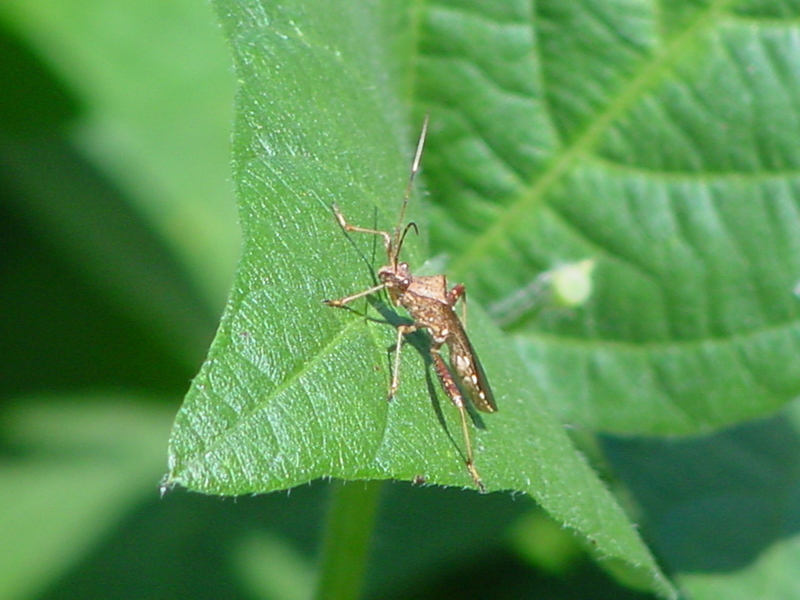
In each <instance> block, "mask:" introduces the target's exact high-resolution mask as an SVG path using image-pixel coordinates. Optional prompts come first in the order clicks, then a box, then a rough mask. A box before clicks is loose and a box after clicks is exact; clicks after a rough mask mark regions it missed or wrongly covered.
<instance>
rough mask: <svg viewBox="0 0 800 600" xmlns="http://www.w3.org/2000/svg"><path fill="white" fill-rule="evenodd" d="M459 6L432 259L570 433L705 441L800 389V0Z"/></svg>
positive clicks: (433, 158) (440, 80)
mask: <svg viewBox="0 0 800 600" xmlns="http://www.w3.org/2000/svg"><path fill="white" fill-rule="evenodd" d="M532 10H533V9H532V7H531V6H530V5H529V4H528V3H525V2H519V3H513V2H511V3H508V2H506V3H502V4H482V3H474V2H470V1H468V0H464V1H458V0H454V1H448V2H439V3H436V4H434V5H432V6H431V7H430V10H429V11H427V13H426V15H427V16H426V18H425V20H424V27H423V34H422V36H421V37H422V47H423V53H422V56H421V58H420V69H419V73H420V88H421V90H422V95H423V96H424V98H425V100H426V101H427V107H429V109H430V110H431V113H432V115H433V116H434V123H436V124H437V127H436V128H434V129H433V130H432V132H431V135H430V151H429V154H428V158H427V163H426V168H427V175H428V181H429V182H430V187H431V190H432V196H433V199H434V201H435V202H436V204H437V208H438V211H437V212H436V213H435V214H436V215H437V218H436V219H435V220H434V222H433V232H434V234H433V246H434V248H435V249H437V250H439V251H447V252H449V253H451V254H452V256H453V263H452V265H451V272H452V274H453V276H454V277H456V278H457V279H459V280H462V281H464V282H466V283H467V284H468V287H469V289H470V292H471V293H472V294H473V297H477V298H480V299H481V301H483V302H484V303H485V304H487V305H488V306H489V308H490V310H492V312H493V314H495V316H496V317H497V318H499V319H501V320H503V318H504V317H505V316H507V315H504V314H503V311H500V310H497V309H498V308H499V307H502V306H503V302H504V301H505V300H507V299H508V298H510V297H514V296H515V294H518V293H519V292H520V291H524V290H525V289H532V290H533V291H534V292H536V290H537V289H538V288H537V287H536V286H535V285H534V286H533V287H532V288H531V284H535V283H536V282H537V281H538V280H539V278H540V277H541V274H542V272H543V271H545V272H546V271H549V270H552V269H556V268H559V266H561V265H564V264H570V263H574V262H577V261H581V260H585V259H591V260H592V261H593V262H594V265H595V268H594V270H593V271H592V279H593V281H592V283H593V286H592V287H593V294H592V296H591V297H590V298H589V299H588V300H587V301H586V302H585V303H584V304H582V305H580V306H575V307H570V308H567V309H564V308H559V307H558V306H555V305H553V304H552V303H548V302H547V298H545V297H544V296H543V295H542V294H538V295H537V294H534V295H533V297H531V298H528V301H527V305H525V303H524V302H523V306H522V307H521V308H518V313H517V314H516V315H514V317H513V321H512V322H510V323H507V326H506V327H507V329H508V330H509V331H510V332H511V333H512V334H513V336H514V338H515V340H516V345H517V348H518V349H519V351H520V353H521V355H522V356H523V359H524V360H525V363H526V365H527V367H528V370H529V372H530V373H531V374H532V375H533V376H534V377H535V378H536V381H537V383H538V384H539V386H540V387H541V389H542V390H543V392H544V394H543V396H544V397H545V398H546V399H547V400H548V401H549V402H550V404H551V406H552V407H554V409H555V410H556V411H557V412H558V413H559V414H560V415H561V416H562V418H564V419H565V420H567V421H570V422H573V423H576V424H582V425H586V426H589V427H592V428H595V427H596V428H600V429H603V430H606V431H614V432H620V433H639V434H644V433H667V432H669V433H692V432H698V431H702V430H707V429H709V428H713V427H719V426H721V425H724V424H729V423H732V422H736V421H739V420H742V419H747V418H752V417H755V416H763V415H765V414H768V413H770V412H772V411H774V410H775V409H776V408H778V407H780V406H781V405H782V404H784V403H785V402H787V401H788V400H789V399H791V398H792V397H794V396H796V395H797V393H798V384H800V380H798V374H800V368H798V364H797V360H798V356H800V353H799V352H798V341H799V340H800V338H799V337H798V320H797V317H798V302H797V298H796V297H795V295H794V293H793V289H794V287H795V284H796V282H797V280H798V274H800V252H799V250H800V247H798V243H799V240H800V231H798V226H799V225H798V224H800V220H798V193H797V189H796V188H797V186H796V181H795V178H794V175H793V172H792V169H793V168H794V166H795V165H796V164H797V163H798V160H800V154H799V153H798V145H797V143H796V142H797V139H798V135H799V134H800V129H799V127H800V121H798V118H797V114H798V104H800V102H799V100H800V80H798V75H797V74H798V72H800V71H798V69H797V68H796V66H797V63H798V58H800V57H798V50H797V47H796V44H795V43H794V37H795V34H796V32H795V29H794V22H793V20H792V18H793V17H796V12H797V8H796V7H793V5H786V4H785V3H778V2H776V3H771V2H759V3H743V2H737V3H733V2H724V1H719V2H709V3H690V2H671V3H663V5H661V4H656V3H645V2H636V1H614V2H599V1H597V2H560V1H558V0H553V1H550V0H544V1H540V2H537V3H536V8H535V10H536V12H535V14H534V13H533V12H532Z"/></svg>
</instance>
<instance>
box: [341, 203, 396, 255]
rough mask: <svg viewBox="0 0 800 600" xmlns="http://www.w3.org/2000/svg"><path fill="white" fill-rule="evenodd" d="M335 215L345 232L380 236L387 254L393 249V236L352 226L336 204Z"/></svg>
mask: <svg viewBox="0 0 800 600" xmlns="http://www.w3.org/2000/svg"><path fill="white" fill-rule="evenodd" d="M333 214H334V215H336V220H337V221H339V225H340V226H341V227H342V229H344V230H345V231H355V232H356V233H370V234H372V235H379V236H381V237H382V238H383V245H384V247H385V248H386V252H387V254H388V253H389V250H390V248H391V247H392V238H391V236H390V235H389V234H388V233H387V232H385V231H378V230H377V229H367V228H366V227H358V226H357V225H351V224H350V223H348V222H347V220H346V219H345V218H344V215H343V214H342V211H340V210H339V207H338V206H336V205H335V204H334V205H333Z"/></svg>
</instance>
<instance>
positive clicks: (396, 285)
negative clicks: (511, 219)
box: [324, 117, 497, 492]
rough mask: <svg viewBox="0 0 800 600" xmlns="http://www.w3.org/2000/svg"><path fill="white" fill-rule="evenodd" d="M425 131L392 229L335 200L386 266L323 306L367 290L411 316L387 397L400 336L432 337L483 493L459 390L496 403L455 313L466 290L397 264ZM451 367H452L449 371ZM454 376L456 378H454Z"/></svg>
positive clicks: (476, 400)
mask: <svg viewBox="0 0 800 600" xmlns="http://www.w3.org/2000/svg"><path fill="white" fill-rule="evenodd" d="M427 130H428V118H427V117H426V118H425V122H424V123H423V125H422V133H421V135H420V138H419V142H418V143H417V151H416V154H415V155H414V161H413V163H412V165H411V176H410V177H409V180H408V186H407V187H406V193H405V197H404V199H403V205H402V208H401V209H400V217H399V219H398V221H397V226H396V227H395V229H394V233H393V234H392V235H389V233H388V232H386V231H378V230H375V229H366V228H364V227H357V226H355V225H351V224H350V223H348V222H347V220H346V219H345V218H344V215H343V214H342V213H341V211H340V210H339V208H338V207H337V206H336V205H335V204H334V205H333V212H334V214H335V215H336V219H337V220H338V221H339V225H341V227H342V229H344V230H345V231H354V232H358V233H369V234H372V235H379V236H381V237H382V238H383V243H384V246H385V248H386V256H387V258H388V260H389V264H388V265H386V266H383V267H381V268H380V269H378V279H379V280H380V284H378V285H376V286H374V287H371V288H369V289H367V290H364V291H362V292H358V293H356V294H351V295H350V296H345V297H344V298H340V299H339V300H324V302H325V304H327V305H328V306H337V307H342V306H344V305H346V304H348V303H349V302H352V301H353V300H356V299H357V298H362V297H364V296H367V295H369V294H374V293H376V292H379V291H380V290H384V289H385V290H386V291H387V292H388V293H389V297H390V298H391V299H392V302H393V303H394V304H395V305H396V306H402V307H403V308H405V309H406V310H407V311H408V313H409V314H410V315H411V318H412V319H413V324H411V325H406V324H403V325H398V326H397V345H396V347H395V357H394V367H393V369H392V380H391V384H390V386H389V399H390V400H391V399H392V398H393V397H394V395H395V393H396V392H397V388H398V386H399V382H400V349H401V348H402V345H403V336H404V335H406V334H408V333H412V332H414V331H416V330H417V329H420V328H425V329H427V330H428V332H429V333H430V335H431V340H432V342H431V346H430V353H431V359H432V360H433V365H434V368H435V369H436V374H437V375H438V377H439V381H440V382H441V384H442V387H443V388H444V391H445V393H446V394H447V396H448V397H449V398H450V400H451V401H452V402H453V404H455V406H456V408H458V411H459V414H460V416H461V430H462V433H463V435H464V446H465V454H466V456H465V459H464V460H465V462H466V465H467V469H468V470H469V473H470V475H471V476H472V479H473V481H475V484H476V485H477V486H478V489H479V490H480V491H481V492H484V491H485V488H484V486H483V482H482V481H481V477H480V475H479V474H478V471H477V469H476V468H475V463H474V457H473V452H472V442H471V439H470V435H469V427H468V424H467V408H466V404H465V401H464V396H463V394H462V390H464V391H465V392H466V393H467V395H468V396H469V398H470V399H471V400H472V403H473V404H474V405H475V407H476V408H477V409H478V410H481V411H483V412H487V413H492V412H495V411H497V405H496V404H495V401H494V396H493V395H492V390H491V388H490V387H489V382H488V380H487V379H486V374H485V373H484V371H483V367H482V366H481V363H480V361H479V360H478V357H477V355H476V354H475V350H474V349H473V347H472V344H471V343H470V341H469V337H467V332H466V330H465V329H464V325H462V323H461V321H460V320H459V318H458V316H457V315H456V313H455V310H454V308H455V305H456V303H457V302H458V300H459V299H461V298H463V299H464V302H463V303H462V311H463V312H462V318H463V319H464V322H466V289H465V288H464V286H463V285H462V284H458V285H456V286H454V287H453V289H451V290H449V291H448V289H447V278H446V277H445V276H444V275H431V276H427V277H415V276H413V275H412V274H411V272H410V270H409V267H408V263H405V262H400V260H399V258H400V250H401V248H402V247H403V240H405V237H406V234H407V233H408V231H409V229H411V228H412V227H413V228H414V230H415V231H416V230H417V225H416V224H415V223H413V222H410V223H408V224H407V225H406V226H405V227H404V226H403V218H404V216H405V212H406V206H407V205H408V201H409V198H410V196H411V189H412V185H413V183H414V178H415V177H416V175H417V172H418V171H419V165H420V159H421V158H422V149H423V147H424V145H425V135H426V133H427ZM444 345H447V347H448V349H449V351H450V367H448V366H447V364H446V363H445V361H444V359H443V358H442V354H441V348H442V346H444ZM451 369H452V370H451ZM454 374H455V377H454Z"/></svg>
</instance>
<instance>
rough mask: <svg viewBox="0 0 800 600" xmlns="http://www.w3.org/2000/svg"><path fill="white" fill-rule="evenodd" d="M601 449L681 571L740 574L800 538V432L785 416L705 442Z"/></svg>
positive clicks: (613, 442)
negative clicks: (788, 541)
mask: <svg viewBox="0 0 800 600" xmlns="http://www.w3.org/2000/svg"><path fill="white" fill-rule="evenodd" d="M603 445H604V447H605V449H606V453H607V456H608V458H609V460H610V462H611V464H612V466H613V468H614V469H615V472H616V474H617V475H618V476H619V477H620V478H621V479H622V480H623V481H624V482H625V483H626V485H627V486H628V488H629V489H630V491H631V492H632V493H633V495H634V496H635V498H636V501H637V502H638V504H639V505H640V507H641V508H642V509H643V510H642V514H643V515H645V520H644V521H643V523H642V526H643V529H644V533H645V535H646V537H648V538H650V540H651V542H652V543H653V546H654V547H655V549H656V550H657V553H658V554H659V555H660V556H661V557H662V559H663V560H664V562H665V563H666V564H667V566H668V567H669V568H670V569H671V570H673V571H675V572H731V571H736V570H739V569H742V568H744V567H747V566H748V565H751V564H752V563H753V562H754V561H756V560H758V559H759V558H760V557H761V555H762V554H763V553H764V552H765V551H766V550H768V549H769V548H770V547H771V546H773V545H775V544H776V543H777V542H779V541H780V540H783V539H787V538H792V537H794V536H796V535H797V534H798V532H800V494H798V492H797V489H798V488H797V481H798V467H797V464H798V463H797V461H798V457H800V432H798V429H797V426H796V425H795V424H794V423H793V422H792V420H791V419H790V418H788V417H787V416H786V415H785V414H782V415H778V416H775V417H772V418H769V419H763V420H759V421H755V422H750V423H745V424H743V425H739V426H737V427H732V428H729V429H727V430H724V431H721V432H719V433H716V434H714V435H708V436H703V437H695V438H690V439H680V440H664V439H652V438H619V437H610V436H609V437H606V438H604V440H603Z"/></svg>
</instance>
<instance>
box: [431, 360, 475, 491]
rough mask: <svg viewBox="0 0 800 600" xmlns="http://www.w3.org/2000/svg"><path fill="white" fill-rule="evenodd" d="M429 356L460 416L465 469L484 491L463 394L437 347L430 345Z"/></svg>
mask: <svg viewBox="0 0 800 600" xmlns="http://www.w3.org/2000/svg"><path fill="white" fill-rule="evenodd" d="M431 356H432V357H433V365H434V367H435V368H436V374H437V375H438V376H439V381H440V382H441V383H442V387H443V388H444V391H445V393H446V394H447V396H448V398H450V401H451V402H452V403H453V404H455V406H456V408H457V409H458V414H459V416H460V417H461V433H462V434H463V436H464V452H465V454H466V456H465V457H464V462H465V463H466V466H467V470H468V471H469V474H470V476H471V477H472V480H473V481H474V482H475V485H477V486H478V490H479V491H480V492H481V493H485V492H486V488H485V487H484V485H483V481H482V480H481V476H480V475H479V474H478V470H477V469H476V468H475V459H474V455H473V453H472V439H471V438H470V435H469V424H468V423H467V407H466V405H465V403H464V396H463V395H462V394H461V390H459V389H458V384H456V381H455V379H453V375H452V374H451V373H450V369H448V368H447V364H445V362H444V359H443V358H442V355H441V353H440V352H439V348H437V347H432V348H431Z"/></svg>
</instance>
